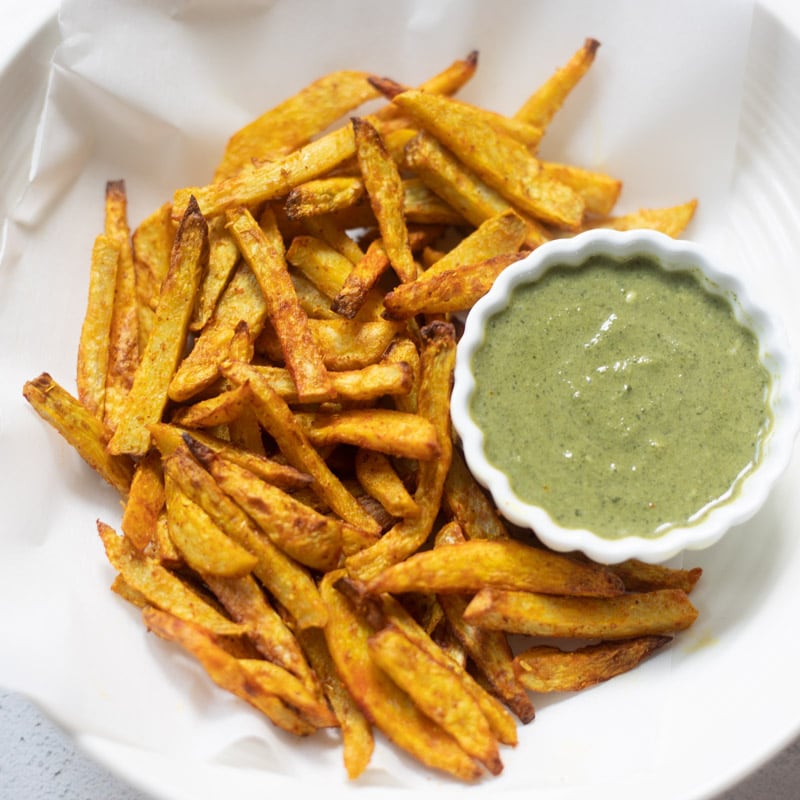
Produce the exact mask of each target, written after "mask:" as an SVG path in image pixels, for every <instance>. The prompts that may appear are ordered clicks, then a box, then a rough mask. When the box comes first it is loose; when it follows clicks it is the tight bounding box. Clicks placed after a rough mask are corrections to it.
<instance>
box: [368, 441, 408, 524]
mask: <svg viewBox="0 0 800 800" xmlns="http://www.w3.org/2000/svg"><path fill="white" fill-rule="evenodd" d="M355 469H356V477H357V478H358V482H359V483H360V484H361V485H362V486H363V487H364V491H366V492H367V493H368V494H369V495H370V496H371V497H374V498H375V499H376V500H377V501H378V502H379V503H380V504H381V505H382V506H383V507H384V508H385V509H386V510H387V511H388V512H389V513H390V514H391V515H392V516H394V517H416V516H417V515H418V514H419V513H420V509H419V506H418V505H417V503H416V502H415V500H414V498H413V497H412V496H411V494H410V493H409V491H408V489H406V487H405V484H404V483H403V481H402V480H401V479H400V476H399V475H398V474H397V472H396V471H395V469H394V467H393V466H392V464H391V461H390V460H389V458H388V457H387V456H386V455H385V454H383V453H378V452H376V451H375V450H368V449H366V448H364V447H361V448H359V450H358V451H357V453H356V459H355Z"/></svg>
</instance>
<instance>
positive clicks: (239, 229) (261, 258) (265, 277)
mask: <svg viewBox="0 0 800 800" xmlns="http://www.w3.org/2000/svg"><path fill="white" fill-rule="evenodd" d="M228 227H229V229H230V231H231V233H232V234H233V238H234V239H235V240H236V242H237V244H238V245H239V249H240V250H241V251H242V255H243V256H244V258H245V260H246V261H247V263H248V264H249V265H250V269H252V270H253V274H254V275H255V276H256V279H257V280H258V283H259V285H260V286H261V291H262V292H263V294H264V298H265V300H266V303H267V316H268V318H269V321H270V323H271V324H272V329H273V330H274V331H275V332H276V334H277V337H278V341H279V342H280V345H281V351H282V353H283V357H284V360H285V361H286V366H287V367H288V369H289V371H290V372H291V373H292V379H293V380H294V383H295V386H296V387H297V393H298V395H299V396H300V398H301V400H303V401H304V402H312V401H319V400H326V399H329V398H330V397H331V396H332V394H333V390H332V387H331V383H330V378H329V377H328V372H327V370H326V369H325V365H324V364H323V362H322V356H321V355H320V352H319V349H318V348H317V345H316V343H315V341H314V339H313V337H312V335H311V332H310V331H309V329H308V318H307V317H306V314H305V312H304V311H303V309H302V308H301V307H300V303H299V302H298V300H297V295H296V294H295V292H294V287H293V286H292V282H291V280H290V278H289V273H288V271H287V266H286V260H285V254H284V252H283V238H282V236H281V233H280V231H279V230H278V226H277V224H276V222H275V215H274V214H272V213H271V211H269V210H267V211H266V212H265V213H264V214H262V217H261V224H260V225H259V224H258V223H257V222H256V221H255V219H254V218H253V216H252V214H251V213H250V212H249V211H248V210H247V209H246V208H242V207H239V208H236V209H233V210H232V211H230V212H229V213H228Z"/></svg>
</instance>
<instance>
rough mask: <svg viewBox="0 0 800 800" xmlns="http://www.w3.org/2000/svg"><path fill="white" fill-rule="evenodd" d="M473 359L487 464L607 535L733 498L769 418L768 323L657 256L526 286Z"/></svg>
mask: <svg viewBox="0 0 800 800" xmlns="http://www.w3.org/2000/svg"><path fill="white" fill-rule="evenodd" d="M472 367H473V371H474V374H475V379H476V388H475V392H474V395H473V397H472V405H471V409H470V411H471V414H472V416H473V419H474V420H475V422H476V424H477V425H478V427H480V428H481V429H482V430H483V431H484V433H485V443H484V447H485V451H486V456H487V458H488V460H489V461H490V462H491V463H492V464H494V466H495V467H497V468H498V469H500V470H501V471H502V472H504V473H505V474H506V475H507V476H508V478H509V481H510V483H511V487H512V489H513V490H514V492H515V493H516V494H517V496H518V497H520V499H522V500H524V501H525V502H528V503H531V504H534V505H538V506H541V507H543V508H544V509H545V510H546V511H548V512H549V514H550V516H551V517H553V519H554V520H555V521H556V522H558V523H559V524H561V525H562V526H564V527H571V528H588V529H589V530H592V531H594V532H595V533H597V534H598V535H600V536H603V537H605V538H619V537H622V536H626V535H640V536H645V537H653V536H658V535H660V534H662V533H664V532H665V531H667V530H669V529H670V528H673V527H676V526H684V525H687V524H691V523H692V522H693V521H696V520H698V519H700V518H702V517H703V516H704V515H705V514H706V513H707V512H708V510H710V508H712V507H713V506H715V505H717V504H719V503H721V502H725V500H726V499H727V498H729V497H732V496H735V494H736V492H737V486H738V485H739V484H740V483H741V481H742V479H743V478H744V476H745V475H746V474H747V473H748V472H749V471H750V470H751V469H752V467H753V466H754V464H755V462H757V460H758V457H759V450H760V447H759V445H760V441H761V439H762V437H763V436H764V435H765V433H766V431H767V430H768V428H769V426H770V424H771V423H770V419H769V415H768V411H767V392H768V389H769V382H770V378H769V374H768V373H767V371H766V369H765V367H764V366H763V364H762V363H761V361H760V360H759V354H758V344H757V341H756V337H755V335H754V333H753V332H752V331H751V330H750V329H749V328H747V327H745V326H743V325H742V324H741V323H739V322H738V321H737V319H736V317H735V315H734V311H733V308H732V306H731V305H730V303H729V302H728V301H727V300H726V299H724V298H722V297H720V296H718V295H716V294H714V293H712V292H710V291H708V290H707V289H706V288H705V287H704V286H703V285H702V283H701V282H700V280H699V279H698V277H697V276H696V275H695V274H693V273H692V272H690V271H679V272H671V271H667V270H665V269H663V268H661V267H660V266H658V265H657V264H656V263H655V262H653V261H652V260H649V259H647V258H645V257H636V258H632V259H630V260H626V261H624V262H620V261H615V260H613V259H610V258H606V257H593V258H591V259H589V260H588V261H587V262H586V263H584V264H583V265H581V266H579V267H566V266H564V267H556V268H554V269H551V270H549V271H548V272H547V273H546V274H545V275H544V276H543V277H542V278H540V279H539V280H538V281H535V282H531V283H525V284H522V285H519V286H517V288H516V289H515V290H514V292H513V295H512V299H511V301H510V303H509V304H508V306H507V307H506V308H505V309H503V310H501V311H499V312H497V313H496V314H494V315H493V316H492V317H491V318H490V319H489V321H488V324H487V328H486V332H485V339H484V341H483V343H482V345H481V346H480V347H479V348H478V350H477V351H476V353H475V354H474V357H473V363H472Z"/></svg>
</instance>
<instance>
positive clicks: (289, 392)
mask: <svg viewBox="0 0 800 800" xmlns="http://www.w3.org/2000/svg"><path fill="white" fill-rule="evenodd" d="M253 369H255V370H257V371H258V372H260V373H261V374H263V375H264V377H265V378H266V379H267V380H268V381H269V383H270V386H272V388H273V389H274V390H275V391H276V392H277V393H278V394H279V395H280V396H281V397H282V398H283V399H284V400H285V401H286V402H287V403H290V404H292V403H297V402H299V398H298V395H297V388H296V387H295V385H294V381H293V380H292V376H291V375H290V374H289V371H288V370H286V369H283V368H281V367H271V366H261V365H253ZM330 378H331V383H332V384H333V391H334V399H335V400H337V401H339V402H368V401H372V400H376V399H377V398H379V397H387V396H396V395H402V394H407V393H408V392H410V391H411V386H412V381H413V373H412V371H411V367H410V366H409V365H408V364H407V363H405V362H401V361H396V362H390V361H387V360H386V359H384V360H382V361H380V362H378V363H376V364H369V365H367V366H366V367H362V368H361V369H354V370H342V371H341V372H331V373H330ZM231 391H234V390H231ZM226 394H227V393H226ZM206 402H208V403H211V401H210V400H209V401H206ZM198 405H200V404H199V403H198ZM192 408H193V407H190V408H187V409H186V411H185V413H183V414H178V415H176V417H175V422H176V423H182V424H184V425H188V426H190V425H191V424H192V423H191V420H193V418H194V416H193V414H192V413H191V411H192ZM195 424H196V423H195Z"/></svg>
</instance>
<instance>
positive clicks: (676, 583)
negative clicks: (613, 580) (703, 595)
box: [609, 559, 703, 594]
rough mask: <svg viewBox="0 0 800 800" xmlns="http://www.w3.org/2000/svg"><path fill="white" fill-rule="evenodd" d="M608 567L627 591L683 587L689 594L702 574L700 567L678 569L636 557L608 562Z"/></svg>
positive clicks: (649, 590)
mask: <svg viewBox="0 0 800 800" xmlns="http://www.w3.org/2000/svg"><path fill="white" fill-rule="evenodd" d="M609 569H610V570H611V571H612V572H613V573H614V574H615V575H618V576H619V577H620V578H621V579H622V582H623V583H624V584H625V589H626V590H627V591H629V592H651V591H653V590H654V589H683V591H684V592H686V594H689V592H691V591H692V589H694V587H695V586H696V585H697V582H698V581H699V580H700V577H701V576H702V574H703V570H702V568H701V567H691V568H690V569H680V568H678V567H668V566H666V565H664V564H647V563H645V562H644V561H639V560H638V559H628V560H627V561H621V562H620V563H619V564H610V565H609Z"/></svg>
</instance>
